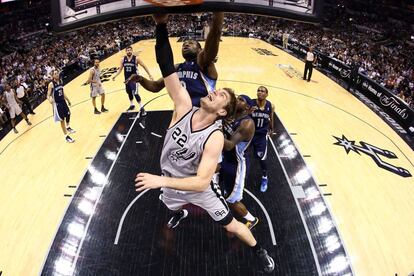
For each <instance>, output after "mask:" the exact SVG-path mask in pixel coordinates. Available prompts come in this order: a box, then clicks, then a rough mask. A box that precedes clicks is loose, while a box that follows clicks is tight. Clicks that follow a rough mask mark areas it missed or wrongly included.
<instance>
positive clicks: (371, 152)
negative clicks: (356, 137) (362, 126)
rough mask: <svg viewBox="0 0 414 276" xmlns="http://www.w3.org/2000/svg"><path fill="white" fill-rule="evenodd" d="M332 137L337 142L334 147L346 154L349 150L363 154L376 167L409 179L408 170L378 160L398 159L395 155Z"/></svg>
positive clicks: (345, 139)
mask: <svg viewBox="0 0 414 276" xmlns="http://www.w3.org/2000/svg"><path fill="white" fill-rule="evenodd" d="M333 137H334V138H335V139H336V140H337V142H336V143H334V145H338V146H342V147H344V149H345V151H346V153H347V154H348V153H349V152H350V151H351V150H352V151H354V152H355V153H358V154H361V152H362V153H365V154H366V155H368V156H369V157H371V158H372V159H373V160H374V162H375V163H376V164H377V166H378V167H380V168H382V169H384V170H387V171H390V172H392V173H395V174H398V175H400V176H402V177H411V173H410V172H409V171H408V170H406V169H404V168H401V167H396V166H394V165H391V164H390V163H387V162H385V161H384V160H382V159H381V158H380V155H382V156H384V157H386V158H389V159H397V158H398V157H397V155H395V153H393V152H391V151H389V150H385V149H380V148H378V147H376V146H373V145H371V144H368V143H366V142H363V141H360V142H359V143H360V146H359V145H355V141H351V140H348V139H347V138H346V137H345V136H344V135H342V138H338V137H336V136H333Z"/></svg>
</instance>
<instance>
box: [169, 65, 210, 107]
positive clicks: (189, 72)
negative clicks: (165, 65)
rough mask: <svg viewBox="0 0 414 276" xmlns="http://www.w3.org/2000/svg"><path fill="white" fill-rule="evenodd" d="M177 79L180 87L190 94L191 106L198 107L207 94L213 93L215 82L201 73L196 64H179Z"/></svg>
mask: <svg viewBox="0 0 414 276" xmlns="http://www.w3.org/2000/svg"><path fill="white" fill-rule="evenodd" d="M177 73H178V78H179V79H180V81H181V85H182V86H184V87H185V88H186V89H187V91H188V94H190V97H191V101H192V103H193V106H198V107H199V106H200V99H201V98H202V97H205V96H207V94H208V93H209V92H212V91H214V89H215V87H216V80H213V79H211V78H209V77H208V76H207V75H205V74H204V73H203V72H201V68H200V66H199V65H198V64H197V62H194V61H186V62H183V63H180V64H179V65H178V67H177Z"/></svg>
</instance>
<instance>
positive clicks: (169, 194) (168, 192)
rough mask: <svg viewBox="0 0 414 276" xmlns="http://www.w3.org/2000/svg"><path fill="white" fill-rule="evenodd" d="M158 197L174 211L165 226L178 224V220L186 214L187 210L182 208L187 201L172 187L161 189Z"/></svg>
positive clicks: (171, 226)
mask: <svg viewBox="0 0 414 276" xmlns="http://www.w3.org/2000/svg"><path fill="white" fill-rule="evenodd" d="M159 199H160V200H161V201H162V202H163V203H164V204H165V206H167V208H168V209H170V210H171V211H173V212H174V214H173V216H172V217H171V218H170V220H169V221H168V223H167V227H168V228H170V229H172V228H175V227H177V226H178V225H179V224H180V221H181V220H183V219H185V218H186V217H187V216H188V211H187V210H186V209H183V206H184V205H185V204H187V203H188V202H187V201H186V199H185V198H184V197H183V195H182V194H179V193H177V191H175V190H172V189H167V188H164V189H162V194H160V197H159Z"/></svg>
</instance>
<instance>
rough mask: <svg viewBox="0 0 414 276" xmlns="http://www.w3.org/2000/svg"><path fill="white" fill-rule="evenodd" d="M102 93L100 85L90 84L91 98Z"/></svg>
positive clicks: (103, 92)
mask: <svg viewBox="0 0 414 276" xmlns="http://www.w3.org/2000/svg"><path fill="white" fill-rule="evenodd" d="M102 94H105V90H104V89H103V87H102V86H94V85H91V98H95V97H97V96H98V95H102Z"/></svg>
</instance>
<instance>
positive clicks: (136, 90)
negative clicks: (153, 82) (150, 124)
mask: <svg viewBox="0 0 414 276" xmlns="http://www.w3.org/2000/svg"><path fill="white" fill-rule="evenodd" d="M138 88H139V84H138V83H136V84H135V91H134V97H135V100H136V101H137V102H138V109H139V111H140V114H141V115H142V116H145V115H147V112H146V111H145V109H144V108H143V107H142V104H141V96H140V95H139V93H138Z"/></svg>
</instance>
